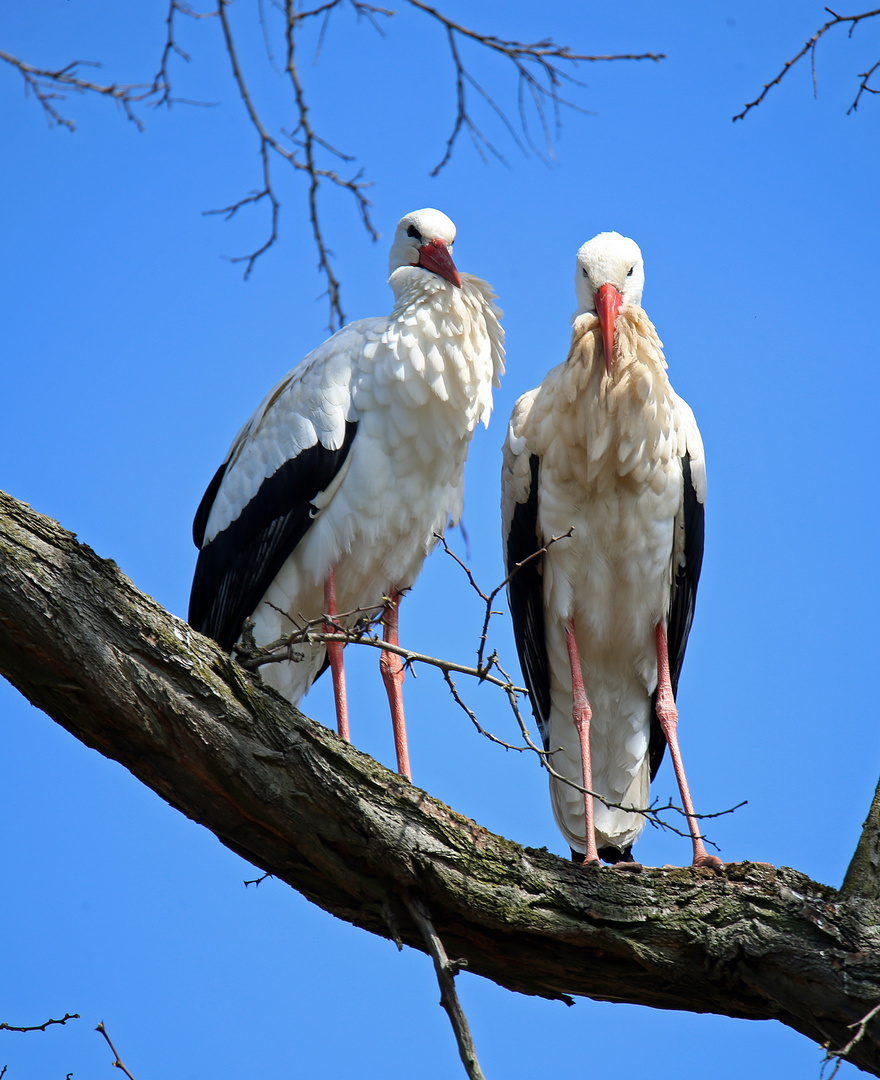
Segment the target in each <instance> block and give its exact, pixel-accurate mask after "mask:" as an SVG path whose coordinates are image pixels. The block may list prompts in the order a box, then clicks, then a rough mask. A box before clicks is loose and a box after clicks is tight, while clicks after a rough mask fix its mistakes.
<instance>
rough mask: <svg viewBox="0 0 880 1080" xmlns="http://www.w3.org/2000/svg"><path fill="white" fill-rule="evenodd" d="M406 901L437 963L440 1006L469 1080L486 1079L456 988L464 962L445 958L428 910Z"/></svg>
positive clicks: (409, 898)
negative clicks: (444, 1013) (445, 1015)
mask: <svg viewBox="0 0 880 1080" xmlns="http://www.w3.org/2000/svg"><path fill="white" fill-rule="evenodd" d="M403 901H404V903H405V904H406V906H407V909H408V910H409V913H410V915H411V916H412V919H413V922H414V923H415V924H416V926H417V927H418V928H419V932H420V933H421V935H422V937H423V938H424V939H425V944H426V945H427V947H428V952H430V954H431V958H432V959H433V961H434V971H435V972H436V973H437V983H438V984H439V986H440V1004H441V1005H442V1006H443V1008H444V1009H445V1010H446V1013H447V1015H448V1016H449V1022H450V1024H452V1030H453V1031H454V1032H455V1041H456V1042H457V1043H458V1052H459V1055H460V1056H461V1060H462V1064H463V1065H464V1069H465V1072H466V1073H467V1075H468V1078H469V1080H485V1077H484V1075H483V1070H482V1069H481V1068H480V1063H479V1061H478V1060H477V1051H476V1049H475V1047H474V1040H473V1038H472V1037H471V1029H470V1025H469V1024H468V1020H467V1016H466V1015H465V1012H464V1009H463V1008H462V1007H461V1002H460V1001H459V1000H458V994H457V992H456V989H455V976H456V975H457V974H458V972H459V970H460V968H461V967H462V966H463V965H464V961H463V960H456V961H453V960H450V959H449V957H448V956H447V955H446V949H444V947H443V942H442V941H441V940H440V938H439V936H438V934H437V931H436V930H435V929H434V924H433V923H432V922H431V917H430V915H429V913H428V910H427V908H426V907H425V905H424V904H423V903H422V901H421V900H420V899H419V898H418V897H415V896H410V895H406V894H404V897H403Z"/></svg>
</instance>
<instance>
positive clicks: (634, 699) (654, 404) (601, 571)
mask: <svg viewBox="0 0 880 1080" xmlns="http://www.w3.org/2000/svg"><path fill="white" fill-rule="evenodd" d="M575 274H576V277H575V289H576V292H577V300H578V308H577V311H576V312H575V314H574V317H573V330H572V338H571V348H570V350H569V354H568V359H567V360H566V361H565V363H563V364H560V365H559V367H556V368H553V370H552V371H550V372H549V374H548V375H547V376H546V378H545V379H544V381H543V382H542V383H541V385H540V386H539V387H537V388H536V389H534V390H531V391H529V392H528V393H527V394H524V395H523V396H522V397H521V398H520V399H519V401H518V402H517V403H516V406H515V408H514V410H513V415H512V416H511V419H510V427H509V430H508V436H507V440H506V443H505V446H504V468H503V476H502V489H503V494H502V515H503V530H504V545H505V558H506V564H507V569H508V572H510V571H512V570H513V569H514V567H516V566H517V564H519V563H522V562H523V560H526V559H528V557H529V556H530V555H534V554H535V553H536V552H538V551H540V550H541V549H542V548H544V547H545V545H547V544H548V543H549V542H550V541H551V539H552V538H554V537H563V536H564V535H565V534H566V533H568V532H569V531H570V536H568V537H567V538H565V539H560V540H558V541H556V542H554V543H552V544H550V546H549V547H547V549H546V551H544V552H543V553H542V554H541V555H539V556H538V557H536V558H533V559H531V560H530V561H528V562H526V563H525V565H523V566H522V568H521V569H520V570H518V571H517V572H516V573H515V574H514V575H513V577H512V578H511V580H510V582H509V585H508V594H509V599H510V610H511V614H512V616H513V622H514V630H515V634H516V643H517V649H518V651H519V655H520V661H521V664H522V668H523V672H524V675H525V678H526V682H527V685H528V687H529V691H530V696H531V701H532V707H533V710H534V712H535V717H536V719H537V722H538V725H539V728H540V730H541V734H542V736H543V739H544V746H545V748H546V749H547V750H548V751H550V752H551V758H550V762H551V765H552V768H553V769H554V770H555V771H556V772H558V773H559V774H560V775H561V776H562V777H565V778H566V779H567V780H569V781H571V782H573V783H576V784H578V785H581V786H583V787H584V788H586V790H587V791H588V792H595V794H596V795H598V796H601V798H603V799H605V800H607V801H608V802H609V803H617V804H619V806H623V807H638V808H645V807H647V805H648V786H649V784H650V781H651V780H652V779H653V777H654V774H655V773H656V771H657V768H658V767H659V765H660V761H661V759H662V757H663V752H664V748H665V746H666V745H668V746H669V749H670V752H671V755H672V761H673V765H674V767H675V774H676V777H677V779H678V784H679V788H680V791H681V798H682V802H683V805H684V809H685V812H686V814H687V815H688V818H687V820H688V824H689V826H690V831H691V835H692V839H693V846H694V865H695V866H720V865H721V863H720V860H718V859H717V858H716V857H715V856H710V855H707V854H706V850H705V848H704V846H703V841H702V839H701V837H700V832H699V829H698V827H697V822H696V819H695V818H694V817H693V816H692V815H693V813H694V810H693V804H692V802H691V797H690V793H689V791H688V786H687V780H686V779H685V774H684V768H683V766H682V763H681V754H680V752H679V748H678V740H677V737H676V724H677V712H676V707H675V692H676V690H677V687H678V677H679V673H680V671H681V663H682V659H683V657H684V650H685V644H686V642H687V636H688V632H689V630H690V626H691V619H692V617H693V611H694V600H695V597H696V591H697V580H698V578H699V574H700V564H701V562H702V557H703V506H704V502H705V496H706V470H705V463H704V460H703V444H702V440H701V439H700V433H699V430H698V429H697V425H696V421H695V420H694V415H693V413H692V412H691V410H690V408H689V407H688V405H686V404H685V402H684V401H682V400H681V398H679V397H678V396H677V395H676V393H675V391H674V390H673V389H672V387H671V386H670V384H669V380H668V378H667V376H666V361H665V360H664V358H663V352H662V347H661V343H660V340H659V338H658V337H657V333H656V331H655V330H654V327H653V325H652V323H651V321H650V320H649V319H648V316H647V315H646V314H645V312H644V311H643V310H642V307H641V298H642V288H643V286H644V281H645V272H644V263H643V261H642V255H641V252H640V251H639V248H638V246H637V245H636V244H635V243H634V242H633V241H632V240H630V239H628V238H627V237H624V236H620V235H619V234H618V233H614V232H611V233H600V234H599V236H596V237H594V238H593V239H592V240H590V241H589V242H588V243H586V244H584V246H583V247H582V248H581V249H580V251H579V252H578V254H577V269H576V271H575ZM550 794H551V800H552V804H553V813H554V816H555V818H556V822H557V824H558V825H559V828H560V829H561V831H562V833H563V835H564V836H565V838H566V840H567V841H568V843H569V845H570V846H571V849H572V858H573V859H575V860H576V861H578V862H580V861H583V862H585V863H587V864H590V865H599V858H600V856H601V857H602V858H603V859H605V860H606V861H607V862H611V863H621V864H624V865H626V864H630V863H631V861H632V854H631V849H632V845H633V842H634V841H635V840H636V839H637V837H638V836H639V834H640V833H641V831H642V829H643V828H644V822H645V819H644V817H643V816H642V815H640V814H636V813H632V812H630V811H628V810H626V809H619V808H617V807H613V806H607V805H606V804H605V803H603V802H602V801H601V799H595V800H594V799H593V798H592V797H591V796H590V795H582V794H581V793H580V792H579V791H578V790H576V789H575V788H574V787H572V786H571V785H570V784H567V783H565V782H564V781H562V780H559V779H557V778H555V777H554V776H553V775H552V774H551V777H550Z"/></svg>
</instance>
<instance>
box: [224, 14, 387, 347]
mask: <svg viewBox="0 0 880 1080" xmlns="http://www.w3.org/2000/svg"><path fill="white" fill-rule="evenodd" d="M230 3H231V0H217V15H218V16H219V18H220V23H221V26H222V27H223V37H224V41H225V44H226V52H227V54H228V55H229V61H230V64H231V65H232V75H233V78H234V80H235V83H236V85H237V87H238V91H239V94H240V96H241V99H242V101H243V102H244V106H245V109H246V111H247V114H248V118H249V119H250V122H251V124H252V126H253V127H254V129H255V130H256V132H257V135H258V136H259V141H260V151H259V152H260V161H261V164H262V170H263V186H262V188H260V189H259V190H258V191H255V192H252V193H251V194H250V195H247V196H245V197H244V198H242V199H239V200H238V201H237V202H234V203H232V204H231V205H229V206H226V207H223V208H221V209H219V210H209V211H207V213H209V214H223V215H224V216H225V218H226V219H227V220H229V218H231V217H233V216H234V215H235V214H236V213H237V212H238V211H239V210H241V209H242V208H243V207H245V206H248V205H252V204H256V203H258V202H261V201H262V200H263V199H265V200H267V201H268V203H269V205H270V207H271V215H270V226H271V227H270V230H269V235H268V238H267V239H266V240H265V241H264V242H263V243H262V244H261V245H260V246H259V247H257V248H256V249H255V250H254V251H252V252H250V254H248V255H237V256H234V257H232V258H231V259H230V261H231V262H243V263H245V264H246V266H245V272H244V276H245V278H246V279H247V278H248V277H250V273H251V271H252V270H253V268H254V263H255V262H256V261H257V259H258V258H259V257H260V256H261V255H263V254H264V253H265V252H266V251H268V250H269V248H271V247H272V246H273V245H274V244H275V242H276V241H277V240H278V220H279V213H280V209H281V204H280V202H279V200H278V196H277V194H276V192H275V187H274V184H273V179H272V170H271V164H270V156H271V154H273V153H274V154H277V155H278V156H279V157H280V158H282V160H284V161H286V162H287V164H288V165H290V166H291V167H292V168H293V169H295V170H297V171H300V172H303V173H305V174H306V176H307V177H308V181H309V217H310V221H311V224H312V236H313V238H314V241H315V245H316V247H317V249H318V266H319V269H320V270H321V272H322V274H323V275H324V278H325V280H326V282H327V292H326V295H327V297H328V300H329V305H330V317H329V323H328V326H329V329H331V330H335V329H337V328H338V327H340V326H342V324H343V323H344V322H345V314H344V312H343V310H342V305H341V301H340V289H339V281H338V279H337V277H336V275H335V272H334V270H333V266H332V263H331V253H330V250H329V249H328V247H327V245H326V243H325V241H324V236H323V231H322V228H321V223H320V218H319V214H318V201H317V200H318V191H319V189H320V186H321V184H322V183H323V182H325V181H326V182H327V183H329V184H331V185H333V186H335V187H337V188H340V189H343V190H345V191H348V192H349V193H350V194H351V195H352V196H353V197H354V199H355V203H356V205H357V207H358V210H359V212H360V215H361V220H362V221H363V224H364V227H365V228H366V229H367V231H368V232H369V233H370V235H371V237H372V238H373V239H374V240H376V239H378V235H379V234H378V233H377V232H376V230H375V228H374V227H373V224H372V221H371V219H370V214H369V210H370V205H371V204H370V202H369V200H368V199H367V197H366V196H365V194H364V191H365V190H366V189H367V188H368V187H369V186H370V185H369V184H368V183H366V182H365V181H364V180H362V178H361V175H362V174H361V173H360V172H358V173H356V174H355V175H354V176H353V177H352V178H351V179H348V180H346V179H343V177H342V176H340V175H339V173H338V172H336V171H335V170H333V169H326V168H323V167H319V165H318V163H317V160H316V157H315V147H316V146H321V147H323V148H324V149H328V150H330V151H331V152H332V153H334V154H335V155H336V156H337V157H339V158H341V159H342V160H344V161H350V160H352V159H351V158H349V157H347V156H346V155H344V154H340V153H339V152H338V151H335V150H333V148H332V147H331V146H330V145H329V144H328V143H327V142H326V141H324V140H323V139H319V138H318V137H317V136H316V135H315V133H314V131H313V130H312V127H311V123H310V121H309V117H308V113H309V110H308V106H307V104H306V100H305V95H304V93H303V88H302V84H301V82H300V79H299V74H298V71H297V68H296V65H295V62H294V54H295V47H294V42H295V30H296V24H297V22H298V21H300V20H301V19H303V18H306V17H308V16H309V15H314V14H317V10H318V9H316V10H315V11H311V12H305V13H298V12H297V11H296V10H295V7H294V4H293V0H285V15H286V19H287V24H286V32H285V40H286V43H287V59H286V63H285V71H286V73H287V75H288V76H289V78H290V80H291V84H292V86H293V90H294V95H295V99H296V104H297V111H298V120H297V124H296V127H295V128H294V130H293V133H292V135H291V136H290V137H291V141H292V142H293V143H294V145H295V146H296V147H298V148H299V149H300V150H301V151H302V153H303V155H304V156H303V158H300V157H299V156H298V154H297V151H296V150H295V149H294V150H290V149H288V148H287V147H286V146H283V145H282V144H281V142H280V141H279V140H278V139H277V138H276V137H275V136H274V135H272V134H270V132H269V130H268V129H267V128H266V126H265V124H264V123H263V121H262V118H261V117H260V114H259V113H258V111H257V108H256V105H255V104H254V100H253V97H252V95H251V92H250V89H249V87H248V83H247V81H246V80H245V76H244V70H243V68H242V66H241V63H240V61H239V58H238V51H237V49H236V46H235V39H234V36H233V32H232V27H231V25H230V22H229V16H228V10H227V9H228V8H229V5H230ZM338 3H339V0H330V2H329V3H328V4H326V5H324V6H323V8H321V9H320V10H324V11H328V10H330V9H331V8H333V7H335V6H336V5H337V4H338Z"/></svg>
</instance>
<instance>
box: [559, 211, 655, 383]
mask: <svg viewBox="0 0 880 1080" xmlns="http://www.w3.org/2000/svg"><path fill="white" fill-rule="evenodd" d="M644 287H645V263H644V260H643V259H642V253H641V251H639V245H638V244H637V243H636V242H635V240H630V238H629V237H628V236H621V235H620V233H616V232H604V233H599V235H598V236H594V237H593V239H592V240H588V241H587V242H586V244H584V246H583V247H582V248H581V249H580V251H579V252H578V253H577V268H576V270H575V276H574V288H575V293H576V294H577V301H578V306H577V311H576V312H575V313H574V318H577V317H578V315H584V314H586V313H587V312H590V313H591V314H594V315H598V316H599V322H600V323H601V324H602V340H603V343H604V346H605V370H606V371H608V372H610V371H611V361H612V357H613V355H614V327H615V324H616V322H617V313H618V311H620V308H621V306H622V305H623V304H635V305H638V304H640V303H641V302H642V289H643V288H644Z"/></svg>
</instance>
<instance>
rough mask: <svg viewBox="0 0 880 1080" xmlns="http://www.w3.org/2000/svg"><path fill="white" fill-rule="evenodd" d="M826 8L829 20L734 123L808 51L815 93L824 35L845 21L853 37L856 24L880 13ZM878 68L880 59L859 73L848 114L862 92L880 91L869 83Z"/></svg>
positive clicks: (755, 105) (766, 84)
mask: <svg viewBox="0 0 880 1080" xmlns="http://www.w3.org/2000/svg"><path fill="white" fill-rule="evenodd" d="M825 10H826V11H827V12H828V14H829V15H830V16H831V18H830V19H829V20H828V22H826V23H825V25H824V26H821V27H819V29H818V30H817V31H816V33H815V34H813V36H812V37H811V38H809V40H808V41H806V42H805V44H804V47H803V48H802V49H801V50H800V52H797V53H795V55H794V56H793V57H792V58H791V59H790V60H786V61H785V63H784V64H783V66H782V70H781V71H780V72H779V74H778V75H777V76H776V78H775V79H771V80H770V82H768V83H764V89H763V90H762V91H761V93H760V94H758V96H757V97H756V98H755V100H754V101H750V102H748V104H747V105H746V106H745V108H744V109H743V111H742V112H741V113H737V114H736V116H734V117H733V121H734V123H736V121H737V120H743V119H745V117H746V115H747V114H748V113H749V112H751V110H752V109H754V108H756V107H757V106H758V105H760V104H761V102H762V101H763V100H764V98H765V97H766V96H767V94H768V93H769V92H770V90H771V89H772V88H773V87H774V86H778V85H779V84H780V83H781V82H782V80H783V79H784V78H785V76H786V75H787V74H788V73H789V71H790V70H791V69H792V68H793V67H794V65H795V64H796V63H797V62H798V61H799V60H802V59H803V58H804V57H805V56H806V55H807V53H809V54H810V64H811V70H812V76H813V94H814V95H815V94H816V89H817V82H816V46H817V45H818V44H819V41H820V40H821V38H822V37H824V35H825V34H827V33H828V31H829V30H831V29H832V28H833V27H835V26H840V25H842V24H843V23H849V24H850V27H849V33H848V34H847V37H852V34H853V31H854V30H855V28H856V26H857V25H858V23H860V22H861V21H862V20H863V19H873V18H874V17H875V16H876V15H880V8H875V9H874V10H873V11H863V12H860V13H859V14H858V15H838V14H837V13H836V12H834V11H832V10H831V8H830V7H826V8H825ZM878 68H880V60H878V61H877V63H875V64H874V66H873V67H872V68H870V69H869V70H868V71H865V72H862V73H861V74H860V75H859V78H860V79H861V80H862V81H861V83H860V84H859V89H858V93H857V94H856V97H855V100H854V101H853V103H852V105H850V107H849V108H848V109H847V115H849V114H850V113H852V112H855V110H856V109H857V108H858V107H859V101H860V100H861V97H862V94H865V93H867V94H878V93H880V89H878V88H874V87H871V86H869V85H868V81H869V80H870V78H871V76H872V75H873V74H874V72H875V71H876V70H877V69H878Z"/></svg>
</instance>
